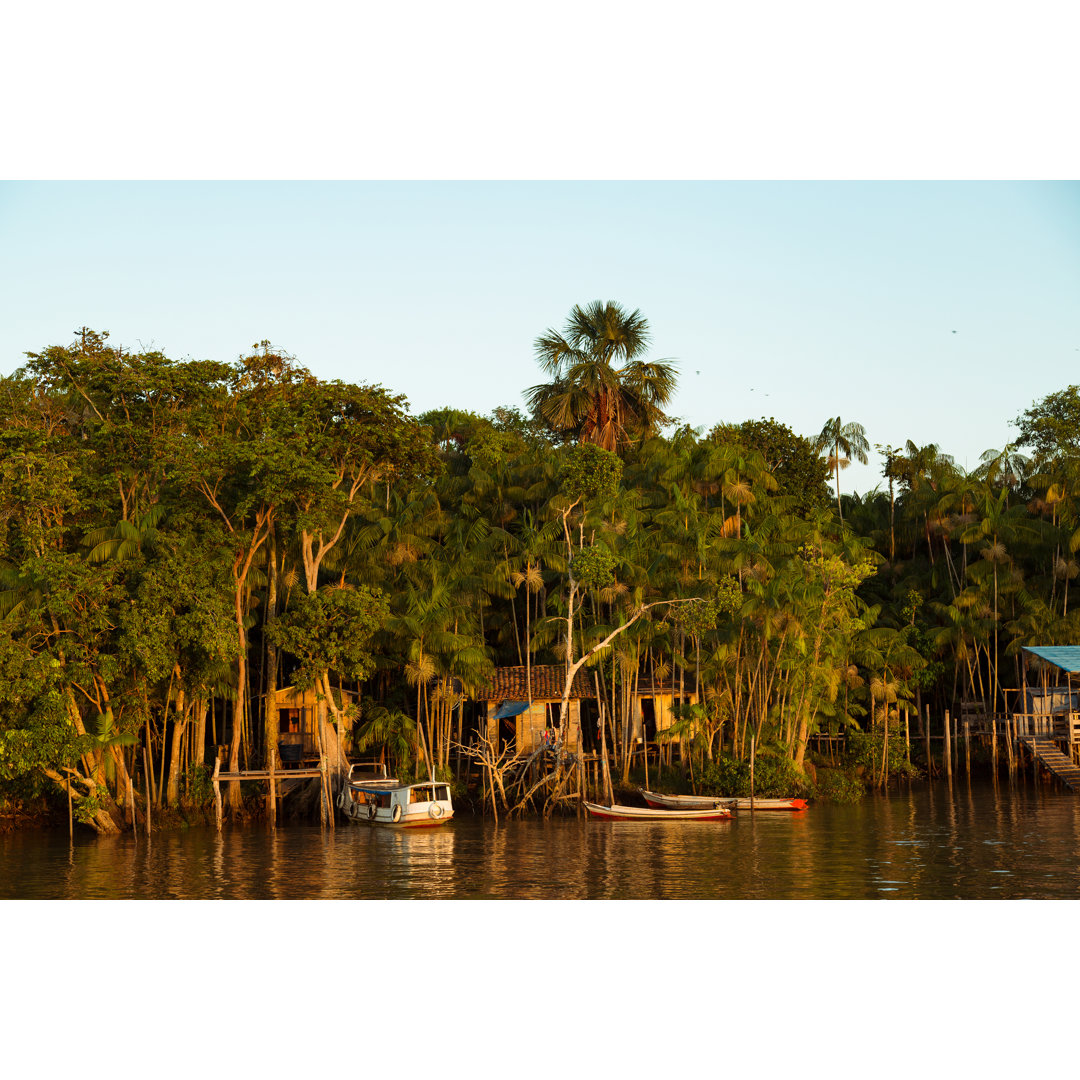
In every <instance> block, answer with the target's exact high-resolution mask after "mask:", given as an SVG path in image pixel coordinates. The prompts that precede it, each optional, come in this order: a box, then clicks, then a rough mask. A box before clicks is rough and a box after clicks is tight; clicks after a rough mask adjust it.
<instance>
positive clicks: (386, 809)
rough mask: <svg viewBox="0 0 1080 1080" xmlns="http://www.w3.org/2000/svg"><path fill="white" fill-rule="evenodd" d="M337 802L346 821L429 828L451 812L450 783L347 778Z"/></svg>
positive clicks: (440, 821)
mask: <svg viewBox="0 0 1080 1080" xmlns="http://www.w3.org/2000/svg"><path fill="white" fill-rule="evenodd" d="M337 806H338V809H339V810H340V811H341V812H342V813H343V814H344V815H345V817H346V818H347V819H348V820H349V821H355V822H356V823H357V824H358V825H379V826H381V827H383V828H387V829H432V828H435V827H436V826H438V825H445V824H446V823H447V822H448V821H450V820H451V819H452V818H453V816H454V805H453V803H452V802H451V800H450V788H449V786H448V785H447V784H444V783H436V782H431V781H427V782H423V783H419V784H402V783H401V782H400V781H398V780H393V779H390V778H386V779H376V780H364V781H350V782H349V783H348V784H347V785H346V787H345V788H344V789H343V790H342V791H341V792H339V793H338V798H337Z"/></svg>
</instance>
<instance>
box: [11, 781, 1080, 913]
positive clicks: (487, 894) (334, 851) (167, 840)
mask: <svg viewBox="0 0 1080 1080" xmlns="http://www.w3.org/2000/svg"><path fill="white" fill-rule="evenodd" d="M1078 896H1080V797H1077V796H1075V795H1070V794H1066V793H1063V792H1060V791H1058V790H1056V789H1053V788H1050V787H1038V788H1036V787H1034V786H1033V785H1032V784H1031V782H1030V780H1029V781H1027V784H1026V786H1025V785H1024V782H1023V781H1020V783H1019V784H1018V785H1017V786H1016V787H1012V788H1010V786H1009V785H1008V784H1007V783H1005V782H1002V783H1000V784H999V785H997V786H996V787H995V786H994V785H992V784H990V783H988V782H987V783H979V784H974V785H972V786H970V787H969V786H968V785H967V783H966V782H963V781H961V782H959V783H954V785H953V787H952V790H951V793H950V789H949V788H948V787H947V786H946V785H944V784H941V783H938V784H934V785H933V786H928V785H917V786H913V787H912V788H911V789H910V790H908V789H907V788H904V789H901V790H900V791H899V792H894V793H892V794H890V795H888V796H871V797H868V798H866V799H864V800H863V801H862V802H861V803H859V804H857V805H854V806H835V805H830V804H824V803H822V804H813V805H811V807H810V809H809V810H808V811H807V812H805V813H802V814H786V813H758V814H754V815H750V814H748V813H743V814H740V815H738V816H737V817H736V818H734V819H733V820H732V821H730V822H710V823H705V822H689V823H683V824H678V823H664V824H653V823H639V822H633V823H600V822H596V821H577V820H573V819H566V820H557V821H551V822H546V823H545V822H542V821H536V820H524V821H508V822H507V821H504V822H501V823H500V824H499V825H495V824H494V823H493V822H492V821H491V820H490V819H487V820H483V819H480V818H474V817H470V816H468V815H464V814H463V815H460V816H458V817H457V818H456V819H455V820H454V821H453V822H451V823H450V824H449V825H447V826H445V827H442V828H438V829H430V830H429V829H425V830H421V831H417V832H405V833H402V832H394V831H391V830H384V829H377V828H370V827H368V826H366V825H342V826H339V827H338V828H337V829H336V830H335V831H333V832H330V831H328V830H321V829H320V828H319V827H318V826H317V825H316V826H308V825H288V826H284V827H281V828H278V829H277V830H276V832H271V831H270V830H268V829H266V828H264V827H261V826H253V827H247V828H237V829H228V828H226V829H225V831H224V832H223V833H222V834H221V835H220V836H219V835H218V834H217V833H216V832H215V831H214V830H213V829H212V828H209V829H208V828H197V829H195V828H192V829H187V830H179V831H172V832H162V833H156V834H154V836H153V837H152V838H151V840H150V842H149V843H148V842H147V840H146V838H145V836H143V837H139V839H138V841H137V842H136V841H135V839H134V838H133V837H132V836H131V835H130V834H128V835H126V836H123V837H114V838H97V837H94V836H92V835H90V834H86V835H80V834H77V835H76V841H75V843H74V845H71V844H69V841H68V836H67V833H66V831H63V832H60V833H57V832H54V831H50V832H41V831H32V832H23V833H15V834H8V835H5V836H0V898H3V899H11V898H21V899H114V900H116V899H127V898H133V899H237V900H240V899H294V900H295V899H423V900H430V899H447V898H452V899H532V898H544V899H610V900H615V899H637V900H643V899H717V900H725V899H798V898H816V899H870V898H882V899H886V898H901V899H993V898H1001V899H1019V898H1034V899H1038V898H1056V899H1075V898H1077V897H1078Z"/></svg>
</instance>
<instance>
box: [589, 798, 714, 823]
mask: <svg viewBox="0 0 1080 1080" xmlns="http://www.w3.org/2000/svg"><path fill="white" fill-rule="evenodd" d="M585 809H586V810H588V812H589V814H590V815H591V816H592V817H595V818H603V819H604V820H606V821H726V820H727V819H728V818H730V817H731V811H730V810H729V809H728V808H727V807H726V806H710V807H706V808H704V809H696V810H656V809H653V808H652V807H648V806H619V805H617V804H613V805H611V806H600V805H599V804H597V803H591V802H587V803H586V804H585Z"/></svg>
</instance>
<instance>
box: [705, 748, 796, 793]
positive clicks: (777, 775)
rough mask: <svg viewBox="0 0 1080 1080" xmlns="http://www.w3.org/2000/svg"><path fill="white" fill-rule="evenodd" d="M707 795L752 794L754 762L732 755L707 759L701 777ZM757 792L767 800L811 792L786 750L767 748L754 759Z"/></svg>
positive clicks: (755, 790)
mask: <svg viewBox="0 0 1080 1080" xmlns="http://www.w3.org/2000/svg"><path fill="white" fill-rule="evenodd" d="M698 787H699V789H700V790H701V791H702V793H703V794H705V795H731V796H736V797H739V798H749V796H750V763H749V762H748V761H736V760H735V758H730V757H723V756H720V757H716V758H714V759H713V760H712V761H706V762H705V765H704V767H703V768H702V770H701V775H700V776H699V777H698ZM754 794H755V795H760V796H761V797H762V798H765V799H783V798H794V797H797V796H807V795H810V794H811V789H810V784H809V783H808V782H807V779H806V777H805V776H804V775H803V774H802V773H801V772H799V770H798V769H796V768H795V764H794V762H793V761H792V760H791V759H790V758H789V757H787V755H786V754H784V753H783V752H782V751H773V750H772V749H771V748H767V749H765V750H763V751H762V753H760V754H758V756H757V758H756V760H755V761H754Z"/></svg>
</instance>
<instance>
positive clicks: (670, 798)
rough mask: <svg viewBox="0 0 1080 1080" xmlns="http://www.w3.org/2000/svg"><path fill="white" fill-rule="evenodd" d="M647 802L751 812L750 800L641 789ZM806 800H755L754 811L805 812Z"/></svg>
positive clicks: (675, 807) (669, 806) (670, 806)
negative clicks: (665, 793)
mask: <svg viewBox="0 0 1080 1080" xmlns="http://www.w3.org/2000/svg"><path fill="white" fill-rule="evenodd" d="M639 790H640V791H641V794H642V796H643V797H644V799H645V801H646V802H647V803H648V804H649V805H650V806H652V807H655V808H656V809H658V810H660V809H664V810H705V809H708V808H709V807H716V806H726V807H728V808H730V809H732V810H749V809H750V800H749V799H741V798H740V799H735V798H731V797H729V796H718V795H661V794H659V793H658V792H656V791H646V790H645V789H644V788H640V789H639ZM807 805H808V804H807V802H806V800H805V799H754V810H755V811H757V810H794V811H798V810H805V809H806V808H807Z"/></svg>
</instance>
